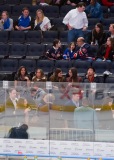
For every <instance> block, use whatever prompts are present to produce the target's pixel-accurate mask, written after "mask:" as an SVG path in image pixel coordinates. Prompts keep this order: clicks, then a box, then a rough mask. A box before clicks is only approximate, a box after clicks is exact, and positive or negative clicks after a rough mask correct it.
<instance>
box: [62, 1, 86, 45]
mask: <svg viewBox="0 0 114 160" xmlns="http://www.w3.org/2000/svg"><path fill="white" fill-rule="evenodd" d="M84 10H85V3H83V2H80V3H78V5H77V8H76V9H72V10H71V11H69V12H68V13H67V15H66V16H65V17H64V19H63V23H64V24H65V25H67V27H68V29H69V31H68V43H70V42H73V41H76V39H77V38H78V37H84V35H83V31H86V29H87V27H88V20H87V16H86V13H85V12H84Z"/></svg>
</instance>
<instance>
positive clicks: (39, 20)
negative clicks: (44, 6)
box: [34, 9, 51, 31]
mask: <svg viewBox="0 0 114 160" xmlns="http://www.w3.org/2000/svg"><path fill="white" fill-rule="evenodd" d="M50 28H51V23H50V20H49V19H48V18H47V17H45V16H44V13H43V11H42V10H41V9H38V10H37V11H36V19H35V23H34V29H35V30H42V31H47V30H49V29H50Z"/></svg>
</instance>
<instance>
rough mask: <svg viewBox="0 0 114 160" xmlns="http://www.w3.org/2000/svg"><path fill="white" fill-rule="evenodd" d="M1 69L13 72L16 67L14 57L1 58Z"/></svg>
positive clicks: (16, 61)
mask: <svg viewBox="0 0 114 160" xmlns="http://www.w3.org/2000/svg"><path fill="white" fill-rule="evenodd" d="M0 66H1V67H0V69H1V71H12V72H15V71H16V70H17V68H18V60H16V59H15V60H14V59H2V60H1V63H0Z"/></svg>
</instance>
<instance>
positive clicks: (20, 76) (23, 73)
mask: <svg viewBox="0 0 114 160" xmlns="http://www.w3.org/2000/svg"><path fill="white" fill-rule="evenodd" d="M14 85H15V87H16V86H17V85H20V86H29V85H30V78H29V76H28V72H27V69H26V68H25V67H24V66H21V67H20V68H19V70H18V72H17V74H16V76H15V78H14Z"/></svg>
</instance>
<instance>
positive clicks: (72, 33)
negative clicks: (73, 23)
mask: <svg viewBox="0 0 114 160" xmlns="http://www.w3.org/2000/svg"><path fill="white" fill-rule="evenodd" d="M79 37H84V34H83V31H82V29H72V30H69V31H68V43H70V42H75V41H76V40H77V38H79Z"/></svg>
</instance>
